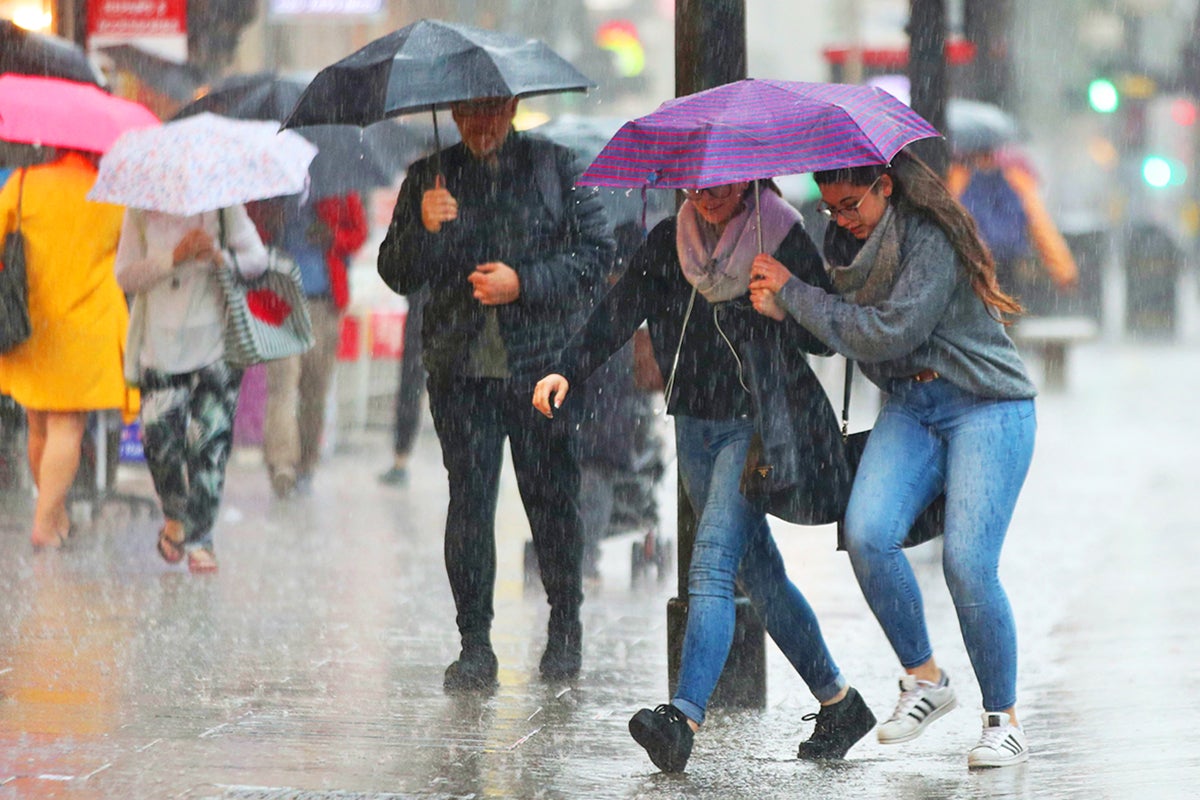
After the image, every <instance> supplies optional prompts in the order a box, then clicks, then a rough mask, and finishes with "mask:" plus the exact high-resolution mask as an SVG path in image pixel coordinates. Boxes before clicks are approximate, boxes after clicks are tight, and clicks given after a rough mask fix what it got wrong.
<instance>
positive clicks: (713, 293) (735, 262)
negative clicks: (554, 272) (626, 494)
mask: <svg viewBox="0 0 1200 800" xmlns="http://www.w3.org/2000/svg"><path fill="white" fill-rule="evenodd" d="M686 196H687V199H686V202H684V203H683V205H682V207H681V208H680V210H679V213H678V215H677V216H676V217H675V218H673V219H668V220H664V221H663V222H661V223H659V225H657V226H656V227H655V228H654V230H652V231H651V232H650V235H649V237H648V238H647V240H646V242H645V243H644V244H643V245H642V246H641V248H640V249H639V250H638V251H637V253H636V254H635V255H634V256H633V258H632V259H631V261H630V265H629V267H628V269H627V270H626V271H625V274H624V275H623V276H622V277H621V279H620V280H619V281H618V282H617V283H616V285H615V286H614V287H613V288H612V290H611V291H610V292H609V294H608V296H607V297H606V298H605V299H604V301H603V302H602V303H601V304H600V305H599V306H598V307H597V309H596V310H595V312H593V314H592V315H591V317H590V318H589V319H588V321H587V323H586V325H585V326H584V327H583V329H581V330H580V331H579V332H578V333H576V334H575V336H574V337H573V338H572V340H571V342H570V343H569V344H568V345H567V347H566V349H565V350H564V351H563V354H562V356H561V360H560V362H559V364H558V369H557V371H556V373H555V374H551V375H547V376H546V377H545V378H543V379H542V380H541V381H540V382H539V383H538V385H537V387H536V389H535V391H534V395H533V404H534V406H536V407H537V408H538V409H539V410H540V411H541V412H542V413H543V414H545V415H546V416H548V417H549V416H552V415H553V413H554V409H556V408H558V407H559V405H560V404H561V403H562V401H563V400H564V399H565V398H566V397H567V392H568V390H569V388H570V387H572V386H573V385H575V384H577V383H579V382H580V381H583V380H585V379H587V377H588V376H589V375H590V374H592V372H593V371H594V370H595V369H596V368H597V367H598V366H599V365H600V364H602V363H603V362H604V361H605V360H607V359H608V357H609V356H610V355H612V354H613V353H614V352H616V351H617V350H618V349H619V348H620V347H621V345H623V344H624V343H625V342H626V341H628V340H629V338H630V337H631V336H633V333H634V331H635V330H637V328H638V327H639V326H640V325H641V323H642V322H643V321H644V320H645V321H648V322H649V328H650V336H651V339H652V341H653V343H654V352H655V356H656V358H657V360H658V363H659V366H660V368H661V369H662V373H663V375H667V376H670V377H669V379H668V381H667V389H666V394H667V400H666V402H667V411H668V413H670V414H672V415H674V417H675V436H676V444H677V448H676V449H677V453H678V457H679V471H680V477H681V480H682V482H683V486H684V489H685V491H686V492H687V496H688V499H689V500H690V502H691V505H692V508H693V509H694V510H695V512H696V516H697V518H698V520H699V524H698V527H697V530H696V538H695V546H694V549H693V551H692V556H691V563H690V569H689V571H688V617H687V629H686V632H685V635H684V641H683V654H682V662H681V666H680V670H679V681H678V686H677V688H676V691H675V695H674V698H673V699H672V701H671V702H670V703H669V704H663V705H660V706H658V707H657V708H656V709H654V710H651V709H648V708H644V709H642V710H640V711H638V712H637V714H636V715H635V716H634V717H633V719H632V720H631V721H630V723H629V729H630V733H631V734H632V735H633V737H634V739H636V740H637V742H638V743H639V744H640V745H641V746H642V747H644V748H645V749H646V751H647V753H648V755H649V756H650V759H651V761H653V762H654V764H655V765H656V766H657V767H658V768H659V769H661V770H663V771H664V772H682V771H683V769H684V767H685V765H686V764H687V760H688V756H689V755H690V753H691V749H692V738H693V733H694V732H695V731H696V730H697V729H698V728H699V726H700V725H701V723H703V722H704V715H705V707H706V705H707V703H708V699H709V696H710V695H711V694H712V691H713V689H714V687H715V686H716V683H717V679H718V678H719V677H720V674H721V670H722V668H723V667H724V665H725V659H726V657H727V656H728V654H729V649H730V646H731V643H732V639H733V632H734V583H735V580H736V581H737V583H738V584H739V585H740V586H741V588H742V589H743V590H744V591H745V592H746V594H747V595H748V596H749V597H750V600H751V602H752V603H753V604H754V607H755V609H756V610H757V611H758V614H759V616H760V618H761V619H762V620H763V623H764V625H765V627H766V629H767V631H768V633H770V635H771V638H772V639H773V640H774V641H775V643H776V644H777V645H778V646H779V649H780V650H781V651H782V652H783V653H784V655H785V656H787V658H788V660H789V661H790V662H791V664H792V666H793V667H794V668H795V669H796V671H797V672H798V673H799V674H800V676H801V678H803V680H804V681H805V683H806V684H807V685H808V687H809V689H810V690H811V691H812V693H813V695H814V696H815V697H816V699H817V700H818V702H819V703H820V704H821V708H820V711H819V712H818V713H817V714H814V715H812V717H815V719H816V725H815V730H814V732H813V735H812V737H811V738H810V739H808V740H807V741H805V742H803V743H802V744H801V745H800V749H799V757H801V758H811V759H818V758H841V757H843V756H844V755H845V754H846V751H847V750H849V748H850V747H851V746H852V745H853V744H854V743H855V742H857V741H858V740H859V739H861V738H862V737H863V736H865V735H866V733H867V732H868V731H870V729H871V728H872V727H873V726H874V724H875V717H874V716H873V715H872V714H871V711H870V709H868V708H867V706H866V704H865V703H864V702H863V700H862V697H860V696H859V694H858V692H857V691H855V690H854V689H853V688H851V687H850V686H849V685H848V683H847V682H846V679H845V678H844V677H843V676H842V674H841V672H840V671H839V670H838V668H837V666H836V665H835V663H834V661H833V658H832V656H831V655H830V654H829V650H828V648H827V647H826V646H825V641H824V639H823V638H822V636H821V630H820V627H819V625H818V623H817V619H816V617H815V615H814V614H813V611H812V609H811V608H810V607H809V605H808V602H807V601H806V600H805V599H804V596H803V595H802V594H801V593H800V591H799V590H798V589H797V588H796V587H795V585H793V584H792V582H791V581H790V580H789V579H788V577H787V573H786V572H785V570H784V565H783V560H782V559H781V557H780V554H779V551H778V549H777V548H776V546H775V542H774V540H773V539H772V538H771V532H770V530H769V529H768V527H767V520H766V517H765V515H764V514H763V512H762V511H761V510H759V509H758V508H756V507H755V506H753V505H752V504H751V503H749V502H748V501H747V500H746V499H745V498H744V497H743V496H742V494H741V492H740V491H739V483H740V479H741V475H742V469H743V465H744V464H745V462H746V455H747V451H748V449H749V446H750V439H751V436H752V434H753V433H754V419H753V408H752V402H751V396H750V394H749V389H748V388H747V381H748V380H749V379H748V378H747V377H745V375H744V373H743V363H742V361H741V360H740V358H739V355H738V351H737V349H736V345H737V344H738V343H739V342H742V343H744V342H747V341H756V342H764V341H771V342H772V343H773V344H774V345H775V346H777V347H780V348H792V349H793V350H796V349H803V350H807V351H818V352H827V349H826V348H825V347H824V346H823V345H821V344H820V343H819V342H818V341H816V340H815V339H814V338H812V336H811V335H810V334H809V333H808V332H807V331H805V330H804V329H803V328H802V327H800V326H799V325H796V324H795V323H794V322H792V321H791V320H787V319H782V318H781V319H778V320H772V319H768V318H766V317H764V316H762V315H759V314H757V313H755V311H754V309H753V307H752V306H751V305H750V302H749V296H748V292H747V289H748V286H749V283H750V268H751V264H752V263H753V261H754V258H755V256H756V255H757V254H758V253H759V252H760V245H759V237H758V230H757V227H758V226H757V220H758V219H759V218H760V217H761V228H762V231H761V234H762V235H761V249H762V250H763V251H765V252H768V253H773V254H774V256H775V258H777V259H778V260H779V261H780V262H782V263H785V264H788V265H789V266H790V268H791V269H793V270H795V271H796V273H797V274H799V275H803V276H804V279H805V280H806V281H809V282H811V283H813V284H814V285H818V286H826V285H828V282H827V279H826V277H825V271H824V269H823V267H822V264H821V258H820V256H819V255H818V253H817V251H816V247H815V246H814V245H813V243H812V240H811V239H810V238H809V237H808V234H806V233H805V232H804V228H803V227H802V226H801V220H800V215H799V213H797V212H796V211H795V209H793V208H792V207H791V206H789V205H788V204H787V203H786V202H784V201H783V200H782V199H780V197H779V196H778V195H777V194H775V193H774V192H772V191H765V190H764V191H762V192H761V197H760V198H759V200H758V203H759V209H758V213H756V210H755V192H754V187H753V186H752V185H751V184H747V183H736V184H732V185H724V186H713V187H709V188H706V189H701V190H698V191H689V192H686ZM804 368H805V369H807V365H805V366H804ZM814 386H815V391H817V392H820V391H821V389H820V387H819V385H815V384H814ZM822 402H827V401H825V400H824V398H823V395H822Z"/></svg>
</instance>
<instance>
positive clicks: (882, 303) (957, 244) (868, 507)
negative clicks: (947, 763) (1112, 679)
mask: <svg viewBox="0 0 1200 800" xmlns="http://www.w3.org/2000/svg"><path fill="white" fill-rule="evenodd" d="M814 177H815V178H816V182H817V186H818V187H819V188H820V190H821V197H822V198H823V199H824V209H823V210H824V212H825V213H826V214H827V215H828V216H829V217H831V218H832V219H833V221H834V222H836V223H837V224H836V225H830V226H829V228H828V230H827V232H826V237H825V255H826V259H827V260H828V262H829V264H830V276H831V278H832V281H833V286H834V290H833V291H830V290H829V289H827V288H826V287H825V286H822V285H820V284H817V283H813V282H812V281H809V280H807V279H806V278H804V277H803V276H802V275H799V274H797V275H794V276H793V275H792V274H790V273H789V270H788V268H787V267H786V266H785V265H784V264H782V263H780V262H779V261H778V260H777V259H774V258H772V257H771V256H765V255H764V256H759V257H758V258H757V259H756V260H755V263H754V276H755V277H754V280H752V281H751V283H750V290H751V298H752V300H753V302H754V304H755V307H756V308H758V310H759V311H760V312H762V313H763V314H764V315H767V316H770V317H772V318H775V319H780V318H782V316H783V312H784V311H786V312H787V314H788V315H790V316H791V317H792V318H793V319H795V320H796V321H798V322H799V323H800V324H801V325H803V326H804V327H805V328H807V329H808V330H810V331H812V332H813V333H814V334H815V335H816V336H817V337H818V338H819V339H820V340H821V341H822V342H824V343H825V344H826V345H828V346H829V347H832V348H833V349H834V350H836V351H838V352H839V353H842V354H843V355H845V356H846V357H847V358H849V359H853V360H856V361H858V362H859V363H860V364H861V367H862V371H863V373H864V374H865V375H866V376H867V377H868V378H870V379H871V381H872V382H874V383H875V384H876V385H878V386H879V387H880V389H882V390H883V391H884V392H885V393H886V394H887V402H886V403H885V404H884V407H883V409H882V411H880V414H879V418H878V419H877V420H876V423H875V427H874V429H873V430H872V432H871V436H870V438H869V439H868V443H867V447H866V450H865V452H864V453H863V456H862V461H861V463H860V464H859V468H858V473H857V475H856V476H855V481H854V487H853V489H852V491H851V494H850V502H849V507H848V508H847V509H846V519H845V523H846V547H847V549H848V550H849V553H850V561H851V563H852V564H853V566H854V573H855V575H856V576H857V578H858V582H859V585H860V586H861V587H862V591H863V594H864V595H865V596H866V599H867V602H868V604H869V605H870V606H871V609H872V611H873V612H874V613H875V616H876V618H877V619H878V620H879V623H880V625H881V626H882V627H883V630H884V632H885V634H886V635H887V637H888V640H889V641H890V642H891V645H892V648H893V649H894V650H895V652H896V655H897V657H898V658H899V660H900V664H901V666H902V667H903V668H904V670H905V673H906V674H905V675H904V677H903V678H902V679H901V680H900V700H899V702H898V703H897V705H896V710H895V712H894V713H893V714H892V716H891V718H890V719H888V720H887V721H886V722H884V723H882V724H881V725H880V726H879V729H878V737H879V741H881V742H883V743H885V744H893V743H898V742H906V741H909V740H910V739H914V738H916V737H917V736H919V735H920V734H921V733H922V732H923V731H924V730H925V728H926V726H927V725H929V723H931V722H932V721H933V720H935V719H937V718H938V717H940V716H942V715H943V714H945V713H946V712H948V711H950V710H951V709H952V708H954V706H955V704H956V700H955V696H954V691H953V689H952V688H951V686H950V683H949V680H948V679H947V677H946V673H945V672H943V671H942V670H941V669H940V668H939V667H938V665H937V662H936V661H935V660H934V656H933V650H932V647H931V646H930V643H929V635H928V632H927V631H926V627H925V614H924V609H923V607H922V602H921V592H920V589H919V587H918V586H917V582H916V580H915V579H914V576H913V572H912V569H911V567H910V566H909V563H908V560H907V558H906V557H905V556H904V554H903V552H902V551H901V547H900V546H901V542H902V541H903V540H904V538H905V536H906V535H907V533H908V530H909V528H910V527H911V526H912V524H913V522H914V520H915V519H916V517H917V516H918V514H919V513H920V512H921V511H922V510H923V509H924V508H925V506H927V505H928V504H929V502H930V501H931V500H933V499H934V498H935V497H936V496H937V495H938V494H940V493H941V492H943V491H944V492H945V493H946V520H945V546H944V551H943V553H944V555H943V559H942V563H943V569H944V572H945V575H946V583H947V585H948V587H949V589H950V594H951V597H952V598H953V600H954V606H955V609H956V610H957V612H958V619H959V626H960V628H961V630H962V634H963V640H964V641H965V643H966V647H967V653H968V655H969V656H970V658H971V664H972V666H973V667H974V670H975V675H976V678H977V679H978V681H979V686H980V689H981V690H982V693H983V708H984V714H983V734H982V736H981V738H980V740H979V742H978V744H976V745H975V747H973V748H972V749H971V750H970V752H969V753H968V756H967V763H968V765H969V766H971V767H1000V766H1007V765H1009V764H1015V763H1019V762H1022V761H1025V760H1026V759H1027V758H1028V756H1029V750H1028V746H1027V744H1026V740H1025V734H1024V732H1023V731H1022V729H1021V727H1020V724H1019V723H1018V721H1017V714H1016V708H1015V706H1016V678H1017V640H1016V630H1015V626H1014V624H1013V615H1012V610H1011V608H1010V607H1009V603H1008V598H1007V596H1006V595H1005V593H1004V589H1003V588H1002V587H1001V585H1000V581H999V578H998V577H997V568H998V564H999V561H1000V550H1001V547H1002V545H1003V544H1004V537H1005V534H1006V532H1007V530H1008V524H1009V521H1010V519H1011V518H1012V513H1013V508H1014V506H1015V505H1016V502H1017V495H1018V494H1019V493H1020V490H1021V485H1022V484H1023V483H1024V481H1025V475H1026V472H1027V471H1028V469H1029V463H1030V460H1031V458H1032V455H1033V440H1034V432H1035V429H1036V427H1037V424H1036V421H1035V417H1034V403H1033V399H1032V398H1033V397H1034V395H1035V394H1036V391H1035V389H1034V386H1033V384H1032V383H1031V382H1030V380H1029V377H1028V375H1027V374H1026V371H1025V367H1024V365H1023V364H1022V362H1021V359H1020V357H1019V356H1018V354H1017V351H1016V348H1015V347H1014V346H1013V343H1012V341H1011V340H1010V339H1009V337H1008V335H1007V334H1006V333H1005V331H1004V325H1003V324H1002V321H1001V320H1002V317H1003V315H1005V314H1016V313H1019V312H1020V311H1021V307H1020V305H1019V304H1018V303H1017V302H1016V301H1015V300H1014V299H1013V298H1011V297H1009V296H1008V295H1006V294H1005V293H1004V292H1003V291H1001V290H1000V288H999V287H998V286H997V284H996V272H995V266H994V264H993V261H992V257H991V255H990V253H989V252H988V250H987V248H986V247H985V246H984V245H983V244H981V242H980V239H979V236H978V234H977V232H976V228H975V223H974V221H973V220H972V219H971V217H970V215H968V214H967V212H966V211H965V210H964V209H963V208H962V206H960V205H959V204H958V203H957V202H956V201H955V200H954V198H953V197H951V195H950V194H949V192H948V191H947V190H946V187H945V185H944V184H943V183H942V182H941V180H940V179H938V177H937V176H936V175H935V174H934V173H933V172H932V171H931V170H930V169H929V168H928V167H926V166H925V164H924V163H922V162H921V161H920V160H919V159H917V158H915V157H913V156H911V155H909V154H907V153H904V152H901V153H900V154H899V155H897V156H896V158H895V159H894V160H893V162H892V164H891V166H888V167H884V166H871V167H857V168H854V169H844V170H835V171H830V172H818V173H816V174H815V176H814Z"/></svg>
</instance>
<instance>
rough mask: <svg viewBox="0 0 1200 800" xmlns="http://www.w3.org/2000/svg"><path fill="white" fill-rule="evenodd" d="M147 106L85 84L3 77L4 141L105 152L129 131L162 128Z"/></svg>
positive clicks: (0, 122)
mask: <svg viewBox="0 0 1200 800" xmlns="http://www.w3.org/2000/svg"><path fill="white" fill-rule="evenodd" d="M158 124H159V121H158V117H156V116H154V114H153V112H151V111H150V109H148V108H146V107H145V106H144V105H142V104H141V103H135V102H133V101H132V100H123V99H121V98H120V97H114V96H113V95H111V94H109V93H107V92H105V91H103V90H102V89H98V88H96V87H95V86H91V85H88V84H84V83H76V82H75V81H65V80H60V79H58V78H41V77H33V76H29V75H12V74H8V75H0V139H4V140H6V141H9V142H21V143H23V144H36V145H45V146H48V147H67V148H70V149H72V150H86V151H88V152H92V153H103V152H106V151H107V150H108V148H109V147H111V146H112V144H113V142H115V141H116V140H117V137H118V136H120V135H121V133H123V132H124V131H127V130H132V129H134V128H148V127H151V126H154V125H158Z"/></svg>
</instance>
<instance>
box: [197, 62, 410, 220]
mask: <svg viewBox="0 0 1200 800" xmlns="http://www.w3.org/2000/svg"><path fill="white" fill-rule="evenodd" d="M304 88H305V83H304V81H301V80H298V79H294V78H287V77H282V76H279V75H276V74H274V73H272V72H257V73H253V74H249V75H233V76H231V77H229V78H226V79H224V80H222V81H220V82H219V83H217V84H214V85H213V86H212V87H211V88H210V89H209V90H208V91H206V92H205V93H204V94H203V95H202V96H200V97H199V98H197V99H196V100H194V101H192V102H191V103H189V104H187V105H186V106H184V107H183V108H181V109H179V111H177V112H176V114H175V118H176V119H179V118H182V117H189V116H193V115H195V114H199V113H202V112H205V111H207V112H211V113H213V114H219V115H221V116H225V117H233V118H235V119H260V120H275V121H277V122H279V121H282V120H283V119H285V118H286V117H287V115H288V113H289V112H290V111H291V110H292V108H293V107H294V106H295V105H296V102H297V101H298V100H299V99H300V96H301V95H302V94H303V93H304ZM378 127H379V130H374V129H372V130H371V131H369V132H366V131H362V130H360V129H358V128H355V127H353V126H349V125H314V126H308V127H304V128H301V129H298V130H297V133H300V134H301V135H302V136H304V138H306V139H308V140H309V141H310V142H312V143H313V144H315V145H316V146H317V151H318V152H317V157H316V158H314V159H313V162H312V165H311V166H310V167H309V171H308V172H309V177H310V178H311V181H312V192H313V194H314V195H315V196H317V197H328V196H330V195H337V194H345V193H346V192H348V191H352V190H353V191H362V190H364V189H367V188H371V187H375V186H387V185H388V184H390V183H391V182H392V178H393V177H394V176H395V175H397V174H398V173H399V172H400V170H402V169H404V167H406V166H407V165H408V163H409V161H411V160H412V159H413V158H415V157H416V154H417V153H418V152H419V151H420V150H422V149H423V147H426V146H428V145H427V143H425V142H423V141H422V137H421V136H420V135H419V134H417V133H414V132H409V131H406V130H405V129H404V128H403V127H401V126H400V125H386V126H382V125H381V126H378ZM368 133H369V134H370V135H368ZM401 159H407V160H401Z"/></svg>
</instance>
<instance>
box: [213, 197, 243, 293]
mask: <svg viewBox="0 0 1200 800" xmlns="http://www.w3.org/2000/svg"><path fill="white" fill-rule="evenodd" d="M217 244H218V245H219V246H220V248H221V252H223V253H229V260H230V261H232V262H233V274H234V275H235V276H236V277H237V279H238V280H239V281H241V282H242V283H245V282H246V276H245V275H243V274H242V268H241V267H240V266H238V259H237V253H235V252H234V251H233V250H231V249H230V248H229V244H228V242H227V241H226V239H225V209H223V208H220V209H217Z"/></svg>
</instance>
